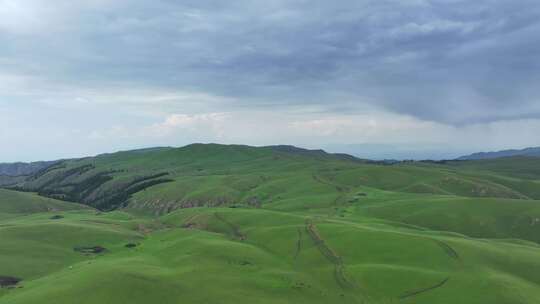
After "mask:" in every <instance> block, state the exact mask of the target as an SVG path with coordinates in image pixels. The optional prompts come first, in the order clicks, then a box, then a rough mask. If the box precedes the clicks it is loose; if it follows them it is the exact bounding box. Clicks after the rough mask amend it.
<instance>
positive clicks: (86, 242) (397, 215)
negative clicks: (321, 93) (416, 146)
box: [0, 144, 540, 304]
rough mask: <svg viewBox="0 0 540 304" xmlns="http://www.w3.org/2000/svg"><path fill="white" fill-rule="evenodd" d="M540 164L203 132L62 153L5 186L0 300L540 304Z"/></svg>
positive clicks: (0, 214)
mask: <svg viewBox="0 0 540 304" xmlns="http://www.w3.org/2000/svg"><path fill="white" fill-rule="evenodd" d="M539 167H540V158H539V159H538V162H535V160H534V159H529V158H512V159H503V160H489V161H459V162H444V163H425V162H413V163H410V162H409V163H398V164H394V165H384V164H376V163H371V162H368V161H364V160H359V159H356V158H353V157H350V156H347V155H339V154H337V155H336V154H328V153H325V152H324V151H320V150H304V149H299V148H295V147H290V146H274V147H261V148H256V147H248V146H236V145H234V146H222V145H202V144H195V145H190V146H187V147H183V148H159V149H147V150H137V151H125V152H118V153H113V154H105V155H101V156H97V157H93V158H85V159H78V160H67V161H63V162H61V163H57V164H55V165H53V166H51V167H48V168H46V169H44V170H42V171H40V172H38V173H36V174H34V175H33V176H31V177H29V178H27V179H26V180H24V181H20V182H19V183H18V184H17V185H16V186H10V188H11V190H0V240H2V246H0V285H1V286H2V288H0V304H3V303H9V304H11V303H14V304H17V303H45V304H47V303H55V304H56V303H135V304H137V303H366V304H369V303H374V304H375V303H381V304H382V303H411V304H412V303H415V304H417V303H418V304H422V303H426V304H428V303H429V304H432V303H441V304H445V303H472V304H475V303H478V304H484V303H496V304H515V303H531V304H532V303H538V302H540V245H539V243H540V201H538V200H536V199H540V196H539V193H540V192H539V191H538V187H536V185H538V183H539V178H537V175H535V174H536V173H535V172H536V171H535V168H539ZM15 190H19V191H15ZM36 193H39V195H38V194H36ZM77 202H78V203H77ZM79 203H80V204H79Z"/></svg>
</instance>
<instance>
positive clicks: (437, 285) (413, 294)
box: [399, 277, 450, 300]
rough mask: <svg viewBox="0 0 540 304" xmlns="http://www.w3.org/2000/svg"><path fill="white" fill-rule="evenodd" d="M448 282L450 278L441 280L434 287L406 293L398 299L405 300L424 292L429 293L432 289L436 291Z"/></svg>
mask: <svg viewBox="0 0 540 304" xmlns="http://www.w3.org/2000/svg"><path fill="white" fill-rule="evenodd" d="M449 280H450V278H449V277H448V278H446V279H444V280H442V281H441V282H439V283H437V284H436V285H433V286H430V287H426V288H422V289H417V290H411V291H407V292H405V293H404V294H402V295H401V296H399V299H400V300H403V299H406V298H410V297H414V296H416V295H419V294H421V293H424V292H428V291H431V290H433V289H437V288H439V287H442V286H443V285H444V284H446V283H447V282H448V281H449Z"/></svg>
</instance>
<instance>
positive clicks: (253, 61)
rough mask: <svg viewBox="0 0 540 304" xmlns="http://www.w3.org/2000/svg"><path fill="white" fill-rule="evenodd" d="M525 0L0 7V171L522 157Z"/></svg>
mask: <svg viewBox="0 0 540 304" xmlns="http://www.w3.org/2000/svg"><path fill="white" fill-rule="evenodd" d="M539 54H540V2H539V1H537V0H475V1H470V0H466V1H465V0H463V1H462V0H400V1H398V0H340V1H327V0H312V1H306V0H288V1H284V0H283V1H282V0H266V1H247V0H231V1H217V0H196V1H195V0H174V1H173V0H152V1H150V0H145V1H139V0H78V1H72V0H55V1H47V0H0V162H10V161H33V160H43V159H58V158H68V157H80V156H87V155H94V154H98V153H103V152H113V151H117V150H125V149H133V148H142V147H152V146H183V145H186V144H190V143H193V142H216V143H224V144H231V143H235V144H248V145H257V146H260V145H272V144H292V145H296V146H301V147H307V148H324V149H327V150H329V151H332V152H347V153H351V154H355V155H357V156H361V157H368V158H373V159H382V158H397V159H403V158H414V159H419V158H434V159H440V158H453V157H457V156H460V155H462V154H467V153H471V152H477V151H492V150H499V149H506V148H524V147H528V146H540V135H539V134H540V56H539Z"/></svg>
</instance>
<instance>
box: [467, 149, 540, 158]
mask: <svg viewBox="0 0 540 304" xmlns="http://www.w3.org/2000/svg"><path fill="white" fill-rule="evenodd" d="M512 156H531V157H540V147H534V148H526V149H521V150H503V151H497V152H479V153H473V154H470V155H465V156H461V157H459V158H458V160H479V159H494V158H501V157H512Z"/></svg>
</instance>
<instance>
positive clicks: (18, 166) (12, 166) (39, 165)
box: [0, 161, 57, 176]
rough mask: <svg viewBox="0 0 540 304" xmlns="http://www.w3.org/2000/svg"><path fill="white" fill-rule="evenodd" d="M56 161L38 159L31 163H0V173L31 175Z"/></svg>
mask: <svg viewBox="0 0 540 304" xmlns="http://www.w3.org/2000/svg"><path fill="white" fill-rule="evenodd" d="M55 162H57V161H40V162H33V163H21V162H19V163H0V175H7V176H20V175H31V174H34V173H36V172H38V171H39V170H42V169H44V168H47V167H49V166H50V165H52V164H54V163H55Z"/></svg>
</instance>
